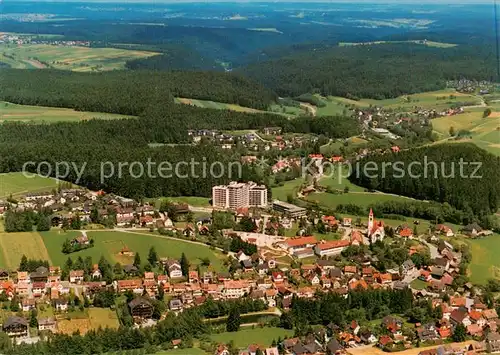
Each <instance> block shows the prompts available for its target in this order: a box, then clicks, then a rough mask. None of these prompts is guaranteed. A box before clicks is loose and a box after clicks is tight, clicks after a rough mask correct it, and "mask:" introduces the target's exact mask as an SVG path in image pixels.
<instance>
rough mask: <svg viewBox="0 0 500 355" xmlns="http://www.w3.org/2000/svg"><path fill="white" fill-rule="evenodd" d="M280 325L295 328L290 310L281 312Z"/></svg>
mask: <svg viewBox="0 0 500 355" xmlns="http://www.w3.org/2000/svg"><path fill="white" fill-rule="evenodd" d="M280 327H281V328H284V329H293V319H292V317H291V315H290V314H289V313H288V312H284V313H282V314H281V316H280Z"/></svg>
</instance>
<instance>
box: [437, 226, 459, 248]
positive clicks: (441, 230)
mask: <svg viewBox="0 0 500 355" xmlns="http://www.w3.org/2000/svg"><path fill="white" fill-rule="evenodd" d="M435 231H436V233H439V234H442V235H445V236H447V237H453V236H454V235H455V233H453V230H452V229H451V228H450V227H448V226H446V225H444V224H438V225H436V229H435ZM448 244H449V243H448ZM451 250H453V247H452V248H451Z"/></svg>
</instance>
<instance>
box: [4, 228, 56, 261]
mask: <svg viewBox="0 0 500 355" xmlns="http://www.w3.org/2000/svg"><path fill="white" fill-rule="evenodd" d="M0 247H1V249H2V258H1V259H0V262H2V263H3V264H4V266H5V267H7V268H9V269H10V270H14V269H17V268H18V267H19V262H20V261H21V258H22V256H23V254H24V255H26V256H27V257H28V259H37V260H39V259H41V260H49V262H50V257H49V253H48V252H47V248H46V247H45V244H44V243H43V240H42V238H41V237H40V235H39V234H38V233H37V232H24V233H6V232H2V233H0Z"/></svg>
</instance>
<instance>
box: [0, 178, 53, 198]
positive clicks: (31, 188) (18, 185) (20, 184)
mask: <svg viewBox="0 0 500 355" xmlns="http://www.w3.org/2000/svg"><path fill="white" fill-rule="evenodd" d="M57 184H58V181H57V180H56V179H52V178H45V177H41V176H39V175H34V176H33V177H30V178H28V177H26V176H24V175H23V174H22V173H5V174H0V199H1V198H6V197H9V196H10V195H12V196H14V197H15V196H17V195H20V194H26V193H29V192H42V191H51V190H53V189H56V188H57Z"/></svg>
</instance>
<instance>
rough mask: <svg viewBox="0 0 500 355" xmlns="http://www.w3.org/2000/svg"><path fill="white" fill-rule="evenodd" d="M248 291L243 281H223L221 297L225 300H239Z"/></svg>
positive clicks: (246, 284)
mask: <svg viewBox="0 0 500 355" xmlns="http://www.w3.org/2000/svg"><path fill="white" fill-rule="evenodd" d="M248 291H249V287H248V283H247V282H245V281H243V280H238V281H224V289H223V291H222V295H223V296H224V297H225V298H226V299H234V298H241V297H243V296H244V295H245V293H247V292H248Z"/></svg>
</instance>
